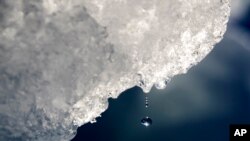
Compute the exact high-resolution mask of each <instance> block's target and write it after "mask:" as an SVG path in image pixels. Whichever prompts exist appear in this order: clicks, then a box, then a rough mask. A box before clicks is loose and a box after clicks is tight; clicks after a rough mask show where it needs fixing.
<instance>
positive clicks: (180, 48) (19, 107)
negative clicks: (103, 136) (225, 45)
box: [0, 0, 230, 141]
mask: <svg viewBox="0 0 250 141" xmlns="http://www.w3.org/2000/svg"><path fill="white" fill-rule="evenodd" d="M229 11H230V8H229V1H228V0H203V1H198V0H188V1H186V0H151V1H145V0H136V1H135V0H74V1H62V0H39V1H30V0H18V1H17V0H1V1H0V140H37V141H44V140H69V139H71V138H72V137H73V136H74V134H75V132H76V128H77V127H78V126H80V125H83V124H85V123H87V122H90V121H91V120H93V119H95V118H96V117H98V116H100V114H101V113H102V112H103V111H105V110H106V109H107V107H108V103H107V99H108V98H110V97H112V98H116V97H117V96H118V95H119V94H120V93H121V92H122V91H124V90H126V89H128V88H131V87H134V86H136V85H137V86H140V87H141V88H142V89H143V90H144V91H145V92H148V91H150V89H151V87H152V86H153V85H155V86H156V87H157V88H164V87H165V86H166V83H167V82H168V81H169V80H170V79H171V77H173V76H175V75H177V74H181V73H185V72H186V71H187V70H188V69H189V68H190V67H191V66H193V65H195V64H197V63H198V62H199V61H201V60H202V59H203V58H204V57H205V56H206V55H207V54H208V53H209V52H210V51H211V49H212V48H213V46H214V44H216V43H217V42H219V41H220V40H221V39H222V36H223V34H224V32H225V30H226V23H227V21H228V17H229Z"/></svg>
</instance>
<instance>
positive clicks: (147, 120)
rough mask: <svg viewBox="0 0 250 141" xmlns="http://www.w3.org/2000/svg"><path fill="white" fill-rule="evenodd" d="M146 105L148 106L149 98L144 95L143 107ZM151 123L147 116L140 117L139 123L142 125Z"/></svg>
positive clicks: (146, 125)
mask: <svg viewBox="0 0 250 141" xmlns="http://www.w3.org/2000/svg"><path fill="white" fill-rule="evenodd" d="M148 106H149V100H148V97H147V96H145V108H148ZM152 123H153V121H152V119H151V118H150V117H148V116H146V117H144V118H142V119H141V124H142V125H144V126H145V127H148V126H150V125H151V124H152Z"/></svg>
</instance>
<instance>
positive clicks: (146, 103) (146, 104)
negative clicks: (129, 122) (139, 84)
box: [145, 96, 149, 108]
mask: <svg viewBox="0 0 250 141" xmlns="http://www.w3.org/2000/svg"><path fill="white" fill-rule="evenodd" d="M148 106H149V104H148V97H147V96H146V97H145V107H146V108H148Z"/></svg>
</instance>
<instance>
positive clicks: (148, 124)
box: [141, 117, 153, 127]
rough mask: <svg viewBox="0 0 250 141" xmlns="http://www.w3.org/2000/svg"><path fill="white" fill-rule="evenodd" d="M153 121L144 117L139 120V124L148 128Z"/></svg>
mask: <svg viewBox="0 0 250 141" xmlns="http://www.w3.org/2000/svg"><path fill="white" fill-rule="evenodd" d="M152 123H153V121H152V119H151V118H150V117H144V118H143V119H142V120H141V124H142V125H144V126H145V127H148V126H150V125H152Z"/></svg>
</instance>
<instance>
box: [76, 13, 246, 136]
mask: <svg viewBox="0 0 250 141" xmlns="http://www.w3.org/2000/svg"><path fill="white" fill-rule="evenodd" d="M248 17H249V15H246V18H245V19H243V20H241V21H239V22H238V24H237V25H234V26H239V28H242V29H245V30H248V31H250V30H249V27H250V26H249V21H250V20H249V19H247V18H248ZM234 23H235V22H234ZM229 34H231V33H229V32H227V33H226V35H225V38H224V39H223V40H222V41H221V42H220V43H219V44H217V45H216V47H215V48H214V50H213V51H212V52H211V53H210V54H209V55H208V56H207V57H206V58H205V59H204V60H203V61H202V62H201V63H200V64H198V65H197V66H195V67H193V68H192V69H191V70H190V71H189V72H188V73H187V74H185V75H179V76H176V77H174V78H173V80H172V81H171V82H170V84H169V85H168V86H167V88H166V89H165V90H156V89H155V88H153V90H152V91H151V92H150V93H149V94H147V96H148V99H149V101H150V106H149V107H148V108H145V94H144V93H143V92H142V91H141V89H140V88H138V87H134V88H132V89H129V90H127V91H125V92H124V93H123V94H122V95H120V96H119V97H118V99H115V100H114V99H110V100H109V108H108V110H107V111H105V112H104V113H103V114H102V117H101V118H98V119H97V123H94V124H90V123H88V124H86V125H84V126H82V127H81V128H79V129H78V133H77V136H76V137H75V138H74V139H73V140H72V141H228V140H229V125H230V124H236V123H237V124H241V123H244V124H247V123H248V124H250V52H249V50H247V49H246V48H244V47H242V46H241V45H240V43H238V42H237V40H232V39H229V38H228V35H229ZM249 40H250V39H249ZM249 46H250V45H249ZM145 116H149V117H151V118H152V120H153V124H152V125H151V126H150V127H147V128H145V127H144V126H143V125H141V119H142V118H143V117H145Z"/></svg>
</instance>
